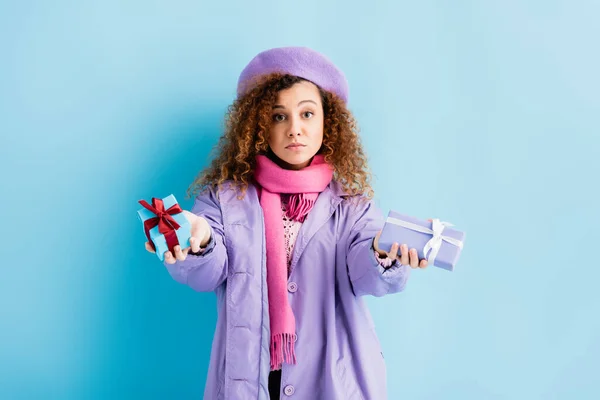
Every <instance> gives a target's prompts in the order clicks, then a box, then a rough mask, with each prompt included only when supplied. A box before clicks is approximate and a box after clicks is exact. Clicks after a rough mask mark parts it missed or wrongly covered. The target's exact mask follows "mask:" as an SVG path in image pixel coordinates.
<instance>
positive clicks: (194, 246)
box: [146, 210, 210, 264]
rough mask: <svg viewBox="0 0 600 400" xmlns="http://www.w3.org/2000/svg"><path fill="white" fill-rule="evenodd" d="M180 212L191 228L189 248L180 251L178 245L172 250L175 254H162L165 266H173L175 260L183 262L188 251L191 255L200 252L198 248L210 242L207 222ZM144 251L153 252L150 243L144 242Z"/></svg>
mask: <svg viewBox="0 0 600 400" xmlns="http://www.w3.org/2000/svg"><path fill="white" fill-rule="evenodd" d="M182 212H183V215H184V216H185V218H186V219H187V220H188V222H189V224H190V227H191V229H190V231H191V235H190V239H189V242H190V246H189V247H186V248H183V249H182V248H181V246H180V245H176V246H175V247H174V248H173V250H174V252H175V254H173V252H171V251H170V250H168V251H166V252H165V253H164V259H165V261H166V262H167V264H174V263H175V261H176V260H179V261H183V260H185V259H186V257H187V255H188V253H189V252H190V250H191V251H192V253H197V252H199V251H200V248H201V247H205V246H206V245H207V244H208V242H209V240H210V226H209V225H208V221H206V219H204V218H202V217H199V216H197V215H196V214H192V213H191V212H189V211H186V210H183V211H182ZM146 250H148V251H149V252H150V253H154V252H155V251H154V249H153V248H152V243H150V242H146Z"/></svg>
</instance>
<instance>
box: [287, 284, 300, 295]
mask: <svg viewBox="0 0 600 400" xmlns="http://www.w3.org/2000/svg"><path fill="white" fill-rule="evenodd" d="M296 290H298V285H297V284H296V282H290V283H288V291H289V292H290V293H296Z"/></svg>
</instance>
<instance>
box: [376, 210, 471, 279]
mask: <svg viewBox="0 0 600 400" xmlns="http://www.w3.org/2000/svg"><path fill="white" fill-rule="evenodd" d="M452 227H453V225H452V224H450V223H448V222H444V221H440V220H439V219H437V218H435V219H429V220H427V221H424V220H420V219H418V218H415V217H412V216H409V215H403V214H399V213H397V212H395V211H390V213H389V214H388V217H387V219H386V221H385V225H384V227H383V230H382V231H381V232H380V233H379V234H378V235H377V236H376V238H375V242H374V243H373V246H374V248H375V249H376V250H377V251H379V253H380V254H382V253H385V254H388V255H389V256H390V257H392V256H395V255H396V253H395V252H394V251H393V250H394V248H396V250H397V245H395V244H396V243H398V242H400V243H407V244H408V246H410V247H411V252H410V253H409V254H410V265H411V267H413V268H416V266H415V265H419V267H421V268H424V267H422V266H421V265H424V263H423V261H426V262H427V264H429V265H434V266H436V267H439V268H442V269H445V270H448V271H454V268H455V266H456V263H457V262H458V259H459V257H460V254H461V252H462V249H463V245H464V241H465V233H464V232H462V231H459V230H456V229H453V228H452ZM378 249H390V251H389V252H385V251H382V250H378ZM407 250H408V249H407V248H406V246H405V247H404V249H402V248H401V250H400V251H401V255H402V254H404V255H405V257H404V258H402V257H400V259H401V262H402V264H406V253H407ZM414 252H416V254H415V256H414V257H413V254H414ZM411 253H412V254H411ZM419 259H421V260H420V261H418V260H419ZM415 261H418V264H415Z"/></svg>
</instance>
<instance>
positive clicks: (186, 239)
mask: <svg viewBox="0 0 600 400" xmlns="http://www.w3.org/2000/svg"><path fill="white" fill-rule="evenodd" d="M139 203H140V204H141V205H142V206H144V208H142V209H140V210H138V212H137V213H138V217H139V218H140V220H141V221H142V223H143V224H144V233H145V234H146V238H148V241H149V242H150V244H151V245H152V247H153V248H154V250H155V251H156V255H157V256H158V258H159V259H160V260H161V261H164V254H165V252H166V251H167V250H170V251H171V252H172V253H173V254H175V252H174V251H173V248H174V247H175V246H177V245H180V246H181V248H182V249H185V248H187V247H190V237H191V226H190V223H189V221H188V219H187V218H186V217H185V215H183V210H182V209H181V207H180V206H179V204H177V200H176V199H175V196H173V195H169V196H167V197H165V198H163V199H158V198H155V197H153V198H152V204H148V202H147V201H145V200H140V201H139Z"/></svg>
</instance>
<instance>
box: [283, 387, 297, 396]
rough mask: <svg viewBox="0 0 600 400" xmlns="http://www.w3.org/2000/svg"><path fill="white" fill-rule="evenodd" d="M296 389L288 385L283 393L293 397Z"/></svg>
mask: <svg viewBox="0 0 600 400" xmlns="http://www.w3.org/2000/svg"><path fill="white" fill-rule="evenodd" d="M295 390H296V389H294V387H293V386H292V385H287V386H286V387H285V388H284V389H283V393H285V395H286V396H291V395H293V394H294V391H295Z"/></svg>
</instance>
